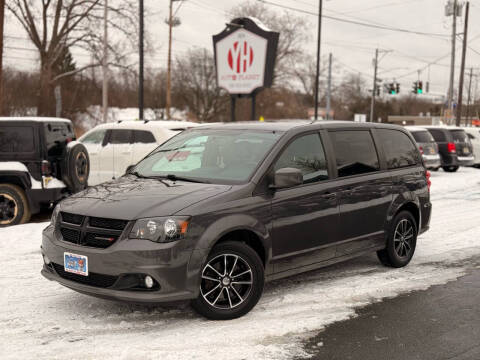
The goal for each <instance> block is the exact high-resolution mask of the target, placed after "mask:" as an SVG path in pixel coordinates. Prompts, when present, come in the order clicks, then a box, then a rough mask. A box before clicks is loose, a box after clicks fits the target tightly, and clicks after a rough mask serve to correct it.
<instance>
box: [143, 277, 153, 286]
mask: <svg viewBox="0 0 480 360" xmlns="http://www.w3.org/2000/svg"><path fill="white" fill-rule="evenodd" d="M145 286H146V287H147V288H149V289H151V288H152V287H153V279H152V278H151V277H150V276H148V275H147V276H145Z"/></svg>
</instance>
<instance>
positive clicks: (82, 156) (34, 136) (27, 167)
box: [0, 117, 90, 227]
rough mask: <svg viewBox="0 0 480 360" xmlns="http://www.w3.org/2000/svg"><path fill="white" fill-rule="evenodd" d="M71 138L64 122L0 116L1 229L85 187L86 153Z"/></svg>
mask: <svg viewBox="0 0 480 360" xmlns="http://www.w3.org/2000/svg"><path fill="white" fill-rule="evenodd" d="M75 140H76V137H75V133H74V131H73V126H72V123H71V121H70V120H67V119H57V118H35V117H28V118H27V117H25V118H23V117H22V118H18V117H15V118H14V117H8V118H0V227H1V226H8V225H15V224H23V223H25V222H28V221H29V219H30V215H31V214H35V213H38V212H39V211H40V209H41V208H42V207H48V206H51V205H52V204H54V203H56V202H58V201H59V200H60V199H62V198H64V197H66V196H68V195H69V194H72V193H76V192H78V191H80V190H83V189H85V188H86V187H87V180H88V174H89V169H90V163H89V158H88V152H87V150H86V148H85V147H84V146H83V145H82V144H80V143H78V142H76V141H75Z"/></svg>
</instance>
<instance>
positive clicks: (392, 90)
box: [387, 82, 400, 95]
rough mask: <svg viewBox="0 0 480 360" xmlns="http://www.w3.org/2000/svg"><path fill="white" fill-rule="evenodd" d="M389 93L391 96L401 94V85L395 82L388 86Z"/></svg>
mask: <svg viewBox="0 0 480 360" xmlns="http://www.w3.org/2000/svg"><path fill="white" fill-rule="evenodd" d="M387 91H388V93H389V94H390V95H397V94H398V93H399V92H400V84H399V83H394V82H393V83H390V84H388V86H387Z"/></svg>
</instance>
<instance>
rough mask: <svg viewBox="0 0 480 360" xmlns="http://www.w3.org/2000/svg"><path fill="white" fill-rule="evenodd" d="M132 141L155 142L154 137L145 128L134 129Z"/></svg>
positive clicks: (141, 142)
mask: <svg viewBox="0 0 480 360" xmlns="http://www.w3.org/2000/svg"><path fill="white" fill-rule="evenodd" d="M133 142H134V143H140V144H154V143H156V141H155V137H154V136H153V134H152V133H151V132H150V131H146V130H134V131H133Z"/></svg>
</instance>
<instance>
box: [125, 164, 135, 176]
mask: <svg viewBox="0 0 480 360" xmlns="http://www.w3.org/2000/svg"><path fill="white" fill-rule="evenodd" d="M134 167H135V165H128V167H127V170H125V175H128V174H130V172H131V171H132V169H133V168H134Z"/></svg>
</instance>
